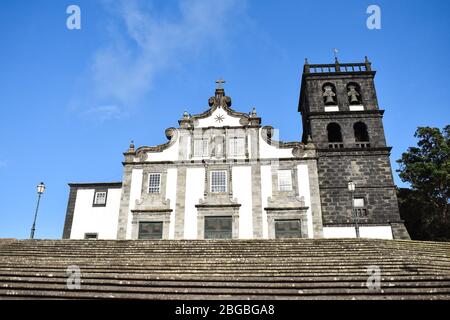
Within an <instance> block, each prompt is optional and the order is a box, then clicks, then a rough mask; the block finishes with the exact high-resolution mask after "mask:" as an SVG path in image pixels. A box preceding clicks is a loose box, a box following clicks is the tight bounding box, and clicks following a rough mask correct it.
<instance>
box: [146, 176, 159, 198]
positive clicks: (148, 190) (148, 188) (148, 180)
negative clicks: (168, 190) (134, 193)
mask: <svg viewBox="0 0 450 320" xmlns="http://www.w3.org/2000/svg"><path fill="white" fill-rule="evenodd" d="M154 176H159V183H158V187H156V186H152V185H151V184H150V179H151V178H152V177H154ZM147 182H148V187H147V193H148V194H160V193H161V173H160V172H149V174H148V178H147ZM151 188H153V189H156V188H157V192H150V189H151Z"/></svg>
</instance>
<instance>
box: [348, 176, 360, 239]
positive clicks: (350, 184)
mask: <svg viewBox="0 0 450 320" xmlns="http://www.w3.org/2000/svg"><path fill="white" fill-rule="evenodd" d="M347 187H348V191H350V194H351V195H352V215H353V214H354V215H355V216H354V217H355V229H356V238H359V225H358V214H357V213H356V210H355V198H354V194H355V189H356V184H355V183H354V182H353V181H352V180H350V181H349V182H348V185H347Z"/></svg>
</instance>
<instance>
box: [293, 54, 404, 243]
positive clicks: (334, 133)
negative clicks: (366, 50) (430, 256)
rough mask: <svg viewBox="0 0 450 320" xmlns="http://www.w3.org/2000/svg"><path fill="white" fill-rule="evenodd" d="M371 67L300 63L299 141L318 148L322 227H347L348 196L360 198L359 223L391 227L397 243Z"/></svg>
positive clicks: (399, 229)
mask: <svg viewBox="0 0 450 320" xmlns="http://www.w3.org/2000/svg"><path fill="white" fill-rule="evenodd" d="M375 73H376V72H375V71H373V70H372V68H371V63H370V62H369V61H368V60H367V58H366V60H365V62H364V63H347V64H341V63H339V61H338V60H337V59H336V61H335V63H334V64H309V63H308V62H307V61H306V63H305V65H304V70H303V76H302V83H301V93H300V100H299V109H298V110H299V111H300V112H301V114H302V122H303V128H304V129H303V138H302V140H303V142H307V141H309V140H312V141H313V142H314V144H315V146H316V147H317V156H318V162H317V166H318V174H319V188H320V198H321V202H322V203H321V205H322V217H323V225H324V227H332V226H344V225H351V223H352V222H353V219H352V217H353V214H352V202H351V198H350V197H351V195H350V194H349V192H348V190H347V184H348V182H349V181H350V180H351V181H353V182H354V183H355V184H356V191H355V194H354V197H355V198H360V199H363V203H364V205H363V207H362V208H361V210H360V211H358V214H360V215H359V220H360V222H361V223H362V224H364V225H373V226H376V225H382V224H386V223H388V224H390V225H391V227H392V231H393V236H394V238H396V239H409V235H408V233H407V231H406V229H405V228H404V225H403V221H401V219H400V215H399V211H398V204H397V196H396V193H395V185H394V181H393V177H392V169H391V164H390V159H389V155H390V150H391V147H388V146H387V145H386V138H385V135H384V128H383V122H382V119H383V113H384V110H381V109H380V108H379V105H378V100H377V94H376V90H375V84H374V77H375Z"/></svg>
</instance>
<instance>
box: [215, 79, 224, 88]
mask: <svg viewBox="0 0 450 320" xmlns="http://www.w3.org/2000/svg"><path fill="white" fill-rule="evenodd" d="M216 83H217V89H223V84H224V83H225V80H223V79H219V80H216Z"/></svg>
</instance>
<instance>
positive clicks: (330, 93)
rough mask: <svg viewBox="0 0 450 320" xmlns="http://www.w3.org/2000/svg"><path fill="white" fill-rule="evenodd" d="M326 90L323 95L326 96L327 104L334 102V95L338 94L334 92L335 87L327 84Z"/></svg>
mask: <svg viewBox="0 0 450 320" xmlns="http://www.w3.org/2000/svg"><path fill="white" fill-rule="evenodd" d="M324 90H325V92H324V93H323V96H324V97H325V104H334V103H335V101H334V96H335V95H336V94H335V93H334V92H333V89H332V88H331V87H330V86H326V87H325V88H324Z"/></svg>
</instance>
